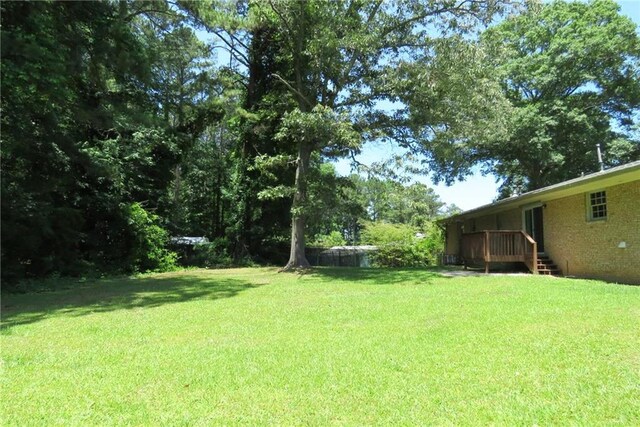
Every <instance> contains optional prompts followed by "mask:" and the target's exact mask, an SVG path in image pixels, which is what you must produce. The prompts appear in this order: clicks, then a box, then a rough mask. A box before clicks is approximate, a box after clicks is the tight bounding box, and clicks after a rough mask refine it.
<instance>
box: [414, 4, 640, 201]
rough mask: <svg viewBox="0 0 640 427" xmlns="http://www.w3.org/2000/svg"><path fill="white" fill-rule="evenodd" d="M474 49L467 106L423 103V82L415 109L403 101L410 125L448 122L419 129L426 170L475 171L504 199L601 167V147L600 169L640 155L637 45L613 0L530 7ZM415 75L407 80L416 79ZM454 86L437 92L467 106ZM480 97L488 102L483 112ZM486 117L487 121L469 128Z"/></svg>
mask: <svg viewBox="0 0 640 427" xmlns="http://www.w3.org/2000/svg"><path fill="white" fill-rule="evenodd" d="M477 49H478V52H480V55H481V58H480V59H481V61H480V62H477V63H478V67H471V68H470V69H471V70H478V73H475V72H474V71H472V72H471V73H474V74H476V77H475V78H474V80H475V82H474V83H473V84H472V85H470V87H472V88H473V90H472V91H471V92H472V93H470V94H469V96H468V97H469V103H468V107H470V109H466V107H467V106H466V105H463V104H462V103H459V102H452V103H451V104H450V105H451V106H452V107H453V109H454V110H458V112H456V111H453V110H451V111H448V110H447V108H445V109H441V108H440V105H439V104H438V103H437V102H433V101H431V102H429V100H431V99H433V97H431V96H429V93H428V92H429V91H430V86H429V85H428V84H427V82H428V80H427V81H425V80H422V81H423V84H418V85H416V89H415V91H412V93H414V94H415V95H413V97H414V98H416V102H409V105H410V106H412V109H411V112H412V114H413V115H414V116H415V117H414V118H415V119H416V120H417V121H416V123H419V122H420V121H423V122H424V123H425V124H428V123H429V120H428V115H429V114H432V115H433V114H436V115H437V114H440V113H444V114H445V115H446V116H445V118H447V119H448V120H449V119H450V120H453V122H454V123H453V124H452V126H447V127H446V128H444V131H445V132H444V133H442V132H440V131H441V130H442V129H438V128H436V129H435V130H434V129H432V128H431V127H429V126H426V127H424V128H422V129H421V130H420V132H419V135H420V137H422V138H423V139H424V140H425V141H427V142H428V144H423V147H424V148H425V150H424V152H425V153H426V154H427V155H428V156H429V160H430V162H429V164H430V166H431V167H432V168H433V169H434V170H435V171H436V173H437V174H438V175H440V176H442V178H443V179H444V180H446V181H451V180H452V179H455V178H459V177H464V176H465V174H467V173H469V171H470V168H471V167H473V166H474V165H477V164H481V165H483V167H484V171H485V172H493V173H495V174H496V175H497V176H499V177H501V178H503V179H504V182H503V185H502V188H501V193H502V196H509V195H511V194H513V193H521V192H525V191H529V190H533V189H536V188H540V187H543V186H546V185H550V184H554V183H557V182H561V181H564V180H567V179H571V178H575V177H577V176H580V175H581V174H582V173H589V172H595V171H597V170H599V166H598V163H597V155H596V144H598V143H599V144H600V145H601V147H602V149H603V151H604V161H605V164H606V165H607V166H615V165H619V164H621V163H625V162H628V161H631V160H637V159H638V158H640V144H639V143H638V141H637V139H636V140H634V138H633V137H632V135H631V132H632V128H633V125H634V123H637V117H638V111H639V108H640V78H639V76H640V38H639V37H638V32H637V28H636V25H635V24H634V23H633V22H632V21H631V20H630V19H629V18H628V17H626V16H623V15H621V14H620V13H619V6H618V5H617V3H616V2H615V1H613V0H592V1H589V2H578V1H570V2H568V1H554V2H544V3H542V4H540V3H535V2H534V3H530V5H529V7H528V8H527V9H526V10H525V11H524V13H521V14H514V15H512V16H509V17H508V18H506V19H505V20H504V21H502V22H501V23H499V24H498V25H496V26H494V27H491V28H489V29H488V30H487V31H486V32H485V33H483V34H482V36H481V38H480V43H479V45H478V46H477ZM438 56H439V55H438ZM436 60H438V58H436ZM474 62H475V61H474ZM462 64H464V65H463V66H461V67H459V68H461V69H462V70H467V69H469V67H468V66H467V65H468V63H467V62H463V63H462ZM483 70H484V71H483ZM417 72H418V73H419V70H418V71H417ZM463 73H467V74H469V72H468V71H463ZM457 75H458V73H453V74H452V76H457ZM416 76H418V77H419V76H420V75H419V74H417V75H414V76H413V77H412V78H411V80H410V81H411V82H412V83H415V82H417V81H421V80H420V79H419V78H417V79H416V78H415V77H416ZM470 76H471V74H470ZM452 78H456V77H452ZM447 79H448V80H451V78H447ZM468 82H469V83H470V81H468ZM496 83H499V85H500V87H501V90H500V92H501V93H496ZM435 87H437V84H436V85H435ZM456 87H458V85H456V84H452V85H447V87H446V88H444V87H443V88H442V89H445V90H443V91H440V93H441V94H442V96H443V99H445V100H446V99H448V98H450V97H452V96H453V97H455V98H454V100H455V99H458V100H464V98H461V97H458V96H456V93H458V92H459V91H458V90H457V89H456ZM425 92H427V93H425ZM479 98H485V99H486V100H488V101H490V100H491V99H492V98H493V99H494V100H495V101H494V102H493V103H492V104H491V103H490V104H489V105H492V106H491V107H489V108H480V104H477V103H476V99H479ZM407 99H409V100H410V101H411V99H412V98H411V97H407ZM423 100H424V101H427V102H424V103H423ZM505 100H506V101H508V104H509V105H507V106H506V108H505V107H504V103H505ZM464 101H466V100H464ZM423 107H424V108H423ZM445 107H446V105H445ZM483 116H486V117H484V119H485V120H486V123H485V124H481V125H480V126H474V125H473V123H474V122H476V123H477V119H480V120H481V121H480V123H482V120H483ZM459 119H460V120H459ZM465 123H466V124H465ZM489 123H490V125H489ZM458 125H464V126H458ZM458 130H460V131H461V132H459V133H457V131H458ZM452 132H453V133H452ZM438 133H440V135H443V136H444V137H445V138H444V139H442V138H439V137H438V136H437V134H438ZM456 133H457V134H456ZM447 134H451V135H447Z"/></svg>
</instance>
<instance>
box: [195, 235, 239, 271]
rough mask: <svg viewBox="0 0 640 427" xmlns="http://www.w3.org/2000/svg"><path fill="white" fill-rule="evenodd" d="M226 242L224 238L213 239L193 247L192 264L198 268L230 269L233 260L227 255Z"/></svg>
mask: <svg viewBox="0 0 640 427" xmlns="http://www.w3.org/2000/svg"><path fill="white" fill-rule="evenodd" d="M228 246H229V245H228V242H227V240H226V239H224V238H219V239H214V240H213V241H212V242H209V243H201V244H199V245H196V246H195V247H194V256H193V258H194V264H195V265H197V266H198V267H210V268H213V267H230V266H232V265H233V258H232V257H231V256H230V255H229V251H228Z"/></svg>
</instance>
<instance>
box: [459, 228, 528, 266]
mask: <svg viewBox="0 0 640 427" xmlns="http://www.w3.org/2000/svg"><path fill="white" fill-rule="evenodd" d="M461 249H462V251H461V252H462V258H463V260H464V263H465V266H467V265H468V264H469V263H479V262H482V263H484V266H485V272H487V273H488V272H489V264H490V263H492V262H522V263H524V264H525V265H526V266H527V268H528V269H529V270H530V271H531V272H532V273H534V274H537V273H538V250H537V243H536V241H535V240H534V239H533V238H532V237H531V236H530V235H529V234H527V233H526V232H524V231H523V230H484V231H476V232H472V233H465V234H463V235H462V248H461Z"/></svg>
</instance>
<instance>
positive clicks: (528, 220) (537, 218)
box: [524, 206, 544, 252]
mask: <svg viewBox="0 0 640 427" xmlns="http://www.w3.org/2000/svg"><path fill="white" fill-rule="evenodd" d="M543 227H544V226H543V221H542V206H537V207H535V208H531V209H526V210H525V211H524V231H526V232H527V234H529V236H531V237H533V240H535V241H536V243H537V244H538V252H544V228H543Z"/></svg>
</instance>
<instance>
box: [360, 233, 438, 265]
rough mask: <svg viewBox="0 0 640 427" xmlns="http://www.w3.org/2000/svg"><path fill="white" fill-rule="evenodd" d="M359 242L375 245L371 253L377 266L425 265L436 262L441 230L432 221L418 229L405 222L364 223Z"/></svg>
mask: <svg viewBox="0 0 640 427" xmlns="http://www.w3.org/2000/svg"><path fill="white" fill-rule="evenodd" d="M418 233H419V234H418ZM362 242H363V243H365V244H370V245H375V246H377V247H378V250H377V251H376V252H374V253H372V254H371V256H372V261H373V264H374V265H376V266H378V267H424V266H428V265H435V264H436V263H437V260H438V254H439V253H440V251H441V248H442V233H441V231H440V229H439V228H438V227H436V226H435V225H434V224H426V225H425V227H424V228H423V229H422V230H417V229H415V228H413V227H411V226H409V225H405V224H389V223H384V222H373V223H368V224H366V225H365V229H364V230H363V232H362Z"/></svg>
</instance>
